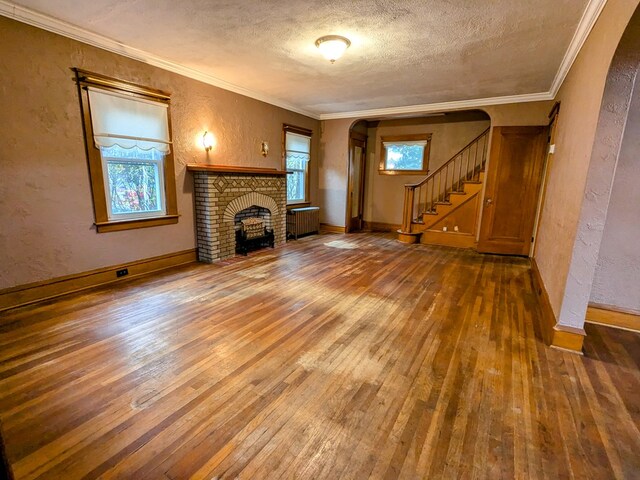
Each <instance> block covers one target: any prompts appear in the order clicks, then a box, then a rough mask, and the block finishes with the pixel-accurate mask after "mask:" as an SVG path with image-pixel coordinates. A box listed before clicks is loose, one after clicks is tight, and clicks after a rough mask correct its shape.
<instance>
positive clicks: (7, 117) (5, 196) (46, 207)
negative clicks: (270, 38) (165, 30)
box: [0, 17, 320, 288]
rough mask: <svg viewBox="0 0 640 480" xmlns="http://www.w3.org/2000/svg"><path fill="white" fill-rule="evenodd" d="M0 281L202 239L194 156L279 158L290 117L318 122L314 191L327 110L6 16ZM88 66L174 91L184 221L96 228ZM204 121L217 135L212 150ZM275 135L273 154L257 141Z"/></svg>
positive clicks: (1, 57) (1, 68)
mask: <svg viewBox="0 0 640 480" xmlns="http://www.w3.org/2000/svg"><path fill="white" fill-rule="evenodd" d="M0 31H1V32H2V40H1V41H0V79H1V80H0V82H1V88H0V105H1V107H0V132H2V133H1V136H2V144H1V147H0V288H3V287H10V286H14V285H21V284H25V283H29V282H34V281H39V280H46V279H49V278H53V277H58V276H62V275H68V274H73V273H78V272H83V271H87V270H91V269H95V268H100V267H104V266H110V265H115V264H119V263H126V262H129V261H134V260H138V259H142V258H147V257H152V256H156V255H163V254H167V253H171V252H176V251H180V250H186V249H190V248H194V247H195V236H194V214H193V184H192V182H193V180H192V178H191V175H190V174H188V173H187V172H186V170H185V165H186V164H187V163H193V162H199V163H205V162H207V161H208V162H209V163H216V164H227V165H245V166H264V167H280V166H281V161H282V160H281V154H282V145H281V143H282V139H281V132H282V123H291V124H294V125H299V126H301V127H306V128H310V129H312V130H313V131H314V138H315V141H314V144H313V146H312V148H313V152H314V153H313V154H312V159H311V169H312V171H311V185H312V190H311V198H312V200H313V201H314V202H316V200H317V198H318V197H317V188H316V186H317V184H318V172H317V165H318V157H319V156H318V151H319V141H318V140H319V136H320V135H319V122H318V121H317V120H314V119H311V118H308V117H305V116H302V115H299V114H296V113H292V112H289V111H286V110H283V109H281V108H277V107H274V106H271V105H268V104H265V103H262V102H259V101H257V100H253V99H250V98H247V97H243V96H241V95H238V94H235V93H232V92H228V91H225V90H222V89H219V88H216V87H213V86H210V85H206V84H203V83H200V82H197V81H194V80H191V79H188V78H185V77H182V76H180V75H176V74H173V73H170V72H167V71H164V70H161V69H158V68H155V67H152V66H149V65H146V64H143V63H141V62H137V61H134V60H131V59H128V58H125V57H121V56H118V55H115V54H112V53H109V52H106V51H103V50H100V49H97V48H94V47H91V46H88V45H85V44H82V43H79V42H76V41H73V40H70V39H68V38H64V37H61V36H58V35H55V34H52V33H49V32H46V31H44V30H40V29H37V28H34V27H30V26H27V25H24V24H22V23H19V22H15V21H13V20H9V19H7V18H5V17H0ZM70 67H80V68H84V69H87V70H91V71H95V72H98V73H102V74H105V75H109V76H113V77H117V78H120V79H123V80H128V81H133V82H136V83H141V84H144V85H148V86H150V87H155V88H160V89H162V90H166V91H168V92H170V93H171V94H172V102H171V103H172V107H171V120H172V126H173V141H174V145H173V149H174V154H175V161H176V166H175V169H176V187H177V193H178V210H179V213H180V214H181V218H180V221H179V223H178V224H176V225H168V226H161V227H153V228H145V229H138V230H129V231H124V232H112V233H102V234H97V233H96V232H95V229H94V227H93V222H94V216H93V208H92V204H91V193H90V186H89V174H88V168H87V161H86V156H85V151H84V137H83V133H82V123H81V119H80V109H79V100H78V93H77V90H76V86H75V83H74V82H73V81H72V77H73V75H72V72H71V71H70ZM205 129H207V130H209V131H211V132H213V133H214V135H215V136H216V138H217V141H218V144H217V147H216V148H215V150H213V151H212V152H211V155H210V157H209V158H208V159H207V157H206V156H205V153H204V151H203V149H202V148H201V147H200V146H199V145H198V144H197V138H198V136H200V135H202V133H203V131H204V130H205ZM262 141H267V142H269V145H270V147H271V150H270V152H269V156H268V157H267V158H263V157H262V156H261V155H260V143H261V142H262Z"/></svg>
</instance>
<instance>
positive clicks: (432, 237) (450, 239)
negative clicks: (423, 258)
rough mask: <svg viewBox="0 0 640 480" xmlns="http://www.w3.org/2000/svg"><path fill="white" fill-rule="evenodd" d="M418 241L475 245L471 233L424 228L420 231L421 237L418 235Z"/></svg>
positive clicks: (437, 243)
mask: <svg viewBox="0 0 640 480" xmlns="http://www.w3.org/2000/svg"><path fill="white" fill-rule="evenodd" d="M420 243H424V244H427V245H443V246H445V247H457V248H474V247H475V246H476V236H475V234H473V233H460V232H442V231H438V230H425V231H424V232H422V237H420Z"/></svg>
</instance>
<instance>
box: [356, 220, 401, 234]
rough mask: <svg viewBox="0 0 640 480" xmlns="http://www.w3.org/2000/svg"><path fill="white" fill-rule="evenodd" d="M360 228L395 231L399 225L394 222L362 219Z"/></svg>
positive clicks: (375, 230) (398, 228)
mask: <svg viewBox="0 0 640 480" xmlns="http://www.w3.org/2000/svg"><path fill="white" fill-rule="evenodd" d="M362 224H363V225H362V228H363V229H364V230H369V231H371V232H397V231H398V230H400V227H401V225H400V224H395V223H383V222H368V221H366V220H363V222H362Z"/></svg>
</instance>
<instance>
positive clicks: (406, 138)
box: [378, 133, 432, 175]
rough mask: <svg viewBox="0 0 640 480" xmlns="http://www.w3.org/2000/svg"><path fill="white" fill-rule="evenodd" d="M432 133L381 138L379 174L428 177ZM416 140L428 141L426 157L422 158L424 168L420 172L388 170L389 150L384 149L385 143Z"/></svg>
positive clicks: (425, 150)
mask: <svg viewBox="0 0 640 480" xmlns="http://www.w3.org/2000/svg"><path fill="white" fill-rule="evenodd" d="M431 136H432V134H431V133H416V134H412V135H389V136H384V137H380V165H379V167H378V173H379V174H380V175H426V174H427V173H429V154H430V152H431ZM416 140H426V142H427V144H426V145H425V147H424V155H423V157H422V168H421V169H420V170H388V169H387V168H386V163H387V149H386V148H384V143H385V142H410V141H416Z"/></svg>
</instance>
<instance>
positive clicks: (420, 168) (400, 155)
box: [380, 134, 431, 174]
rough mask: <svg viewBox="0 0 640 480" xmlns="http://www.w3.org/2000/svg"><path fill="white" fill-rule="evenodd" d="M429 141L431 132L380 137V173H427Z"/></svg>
mask: <svg viewBox="0 0 640 480" xmlns="http://www.w3.org/2000/svg"><path fill="white" fill-rule="evenodd" d="M430 142H431V134H419V135H402V136H394V137H382V148H381V158H380V173H386V174H399V173H405V174H423V173H427V171H428V163H429V146H430Z"/></svg>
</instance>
